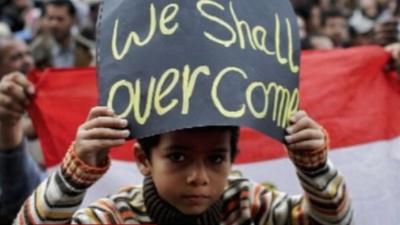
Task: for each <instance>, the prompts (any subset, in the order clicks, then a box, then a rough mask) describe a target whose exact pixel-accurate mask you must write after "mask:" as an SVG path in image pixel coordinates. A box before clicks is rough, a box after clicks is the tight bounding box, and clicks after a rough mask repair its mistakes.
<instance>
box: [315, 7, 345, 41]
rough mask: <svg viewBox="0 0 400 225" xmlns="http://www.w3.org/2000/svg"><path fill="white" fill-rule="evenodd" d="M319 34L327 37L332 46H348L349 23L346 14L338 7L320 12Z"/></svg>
mask: <svg viewBox="0 0 400 225" xmlns="http://www.w3.org/2000/svg"><path fill="white" fill-rule="evenodd" d="M321 34H323V35H324V36H326V37H328V38H329V39H330V40H331V41H332V43H333V45H334V47H336V48H343V47H348V46H349V43H350V33H349V24H348V21H347V18H346V16H345V15H344V14H343V13H342V12H341V11H340V10H338V9H334V8H332V9H329V10H327V11H323V12H322V14H321Z"/></svg>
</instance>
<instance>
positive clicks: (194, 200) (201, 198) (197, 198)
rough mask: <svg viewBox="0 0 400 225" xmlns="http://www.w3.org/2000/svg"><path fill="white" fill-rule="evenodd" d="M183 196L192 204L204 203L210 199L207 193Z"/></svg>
mask: <svg viewBox="0 0 400 225" xmlns="http://www.w3.org/2000/svg"><path fill="white" fill-rule="evenodd" d="M182 198H183V199H184V201H186V202H187V203H189V204H190V205H203V204H204V203H206V202H208V201H209V200H210V196H207V195H183V196H182Z"/></svg>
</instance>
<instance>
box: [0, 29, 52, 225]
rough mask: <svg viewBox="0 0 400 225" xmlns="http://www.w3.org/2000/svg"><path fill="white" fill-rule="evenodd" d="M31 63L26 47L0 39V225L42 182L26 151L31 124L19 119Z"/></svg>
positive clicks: (29, 90)
mask: <svg viewBox="0 0 400 225" xmlns="http://www.w3.org/2000/svg"><path fill="white" fill-rule="evenodd" d="M33 67H34V63H33V59H32V56H31V54H30V52H29V50H28V46H27V45H26V44H25V43H24V42H23V41H20V40H17V39H15V38H13V37H10V36H0V224H11V222H12V220H13V219H14V217H15V216H16V214H17V212H18V210H19V208H20V207H21V205H22V203H23V202H24V200H25V198H26V197H28V196H29V195H30V194H31V192H32V191H33V190H34V189H35V188H36V186H37V185H38V184H39V183H40V182H41V180H42V179H43V178H44V172H43V171H42V170H41V169H40V168H39V166H38V164H37V163H36V162H35V161H34V160H33V158H32V156H31V154H30V153H29V152H28V151H27V149H28V146H27V145H28V142H27V136H32V135H33V136H34V135H35V132H34V129H33V126H32V123H31V121H30V120H29V119H28V118H27V117H23V115H24V114H25V109H26V106H27V104H28V96H32V94H33V89H32V88H33V87H32V86H31V85H29V81H28V80H27V78H26V76H25V75H24V74H25V73H26V72H28V71H29V70H31V69H33Z"/></svg>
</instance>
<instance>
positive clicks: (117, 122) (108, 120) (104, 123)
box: [82, 116, 128, 130]
mask: <svg viewBox="0 0 400 225" xmlns="http://www.w3.org/2000/svg"><path fill="white" fill-rule="evenodd" d="M127 125H128V121H127V120H126V119H121V118H117V117H106V116H100V117H96V118H94V119H91V120H89V121H87V122H85V123H84V124H83V126H82V128H83V129H86V130H90V129H93V128H100V127H103V128H124V127H126V126H127Z"/></svg>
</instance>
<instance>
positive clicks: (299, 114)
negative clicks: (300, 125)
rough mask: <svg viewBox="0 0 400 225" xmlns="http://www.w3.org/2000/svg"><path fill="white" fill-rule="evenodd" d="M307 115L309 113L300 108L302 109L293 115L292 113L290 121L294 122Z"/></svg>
mask: <svg viewBox="0 0 400 225" xmlns="http://www.w3.org/2000/svg"><path fill="white" fill-rule="evenodd" d="M305 116H307V113H306V112H305V111H303V110H300V111H297V112H295V113H294V114H293V115H291V116H290V119H289V121H290V123H292V124H293V123H295V122H297V121H298V120H299V119H301V118H302V117H305Z"/></svg>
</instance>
